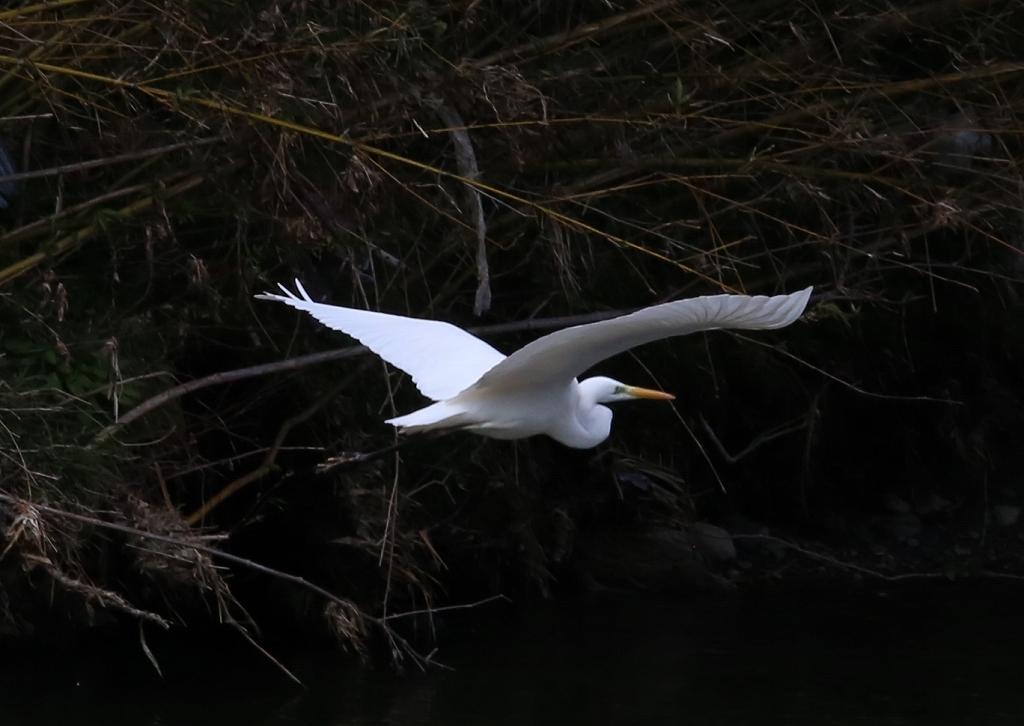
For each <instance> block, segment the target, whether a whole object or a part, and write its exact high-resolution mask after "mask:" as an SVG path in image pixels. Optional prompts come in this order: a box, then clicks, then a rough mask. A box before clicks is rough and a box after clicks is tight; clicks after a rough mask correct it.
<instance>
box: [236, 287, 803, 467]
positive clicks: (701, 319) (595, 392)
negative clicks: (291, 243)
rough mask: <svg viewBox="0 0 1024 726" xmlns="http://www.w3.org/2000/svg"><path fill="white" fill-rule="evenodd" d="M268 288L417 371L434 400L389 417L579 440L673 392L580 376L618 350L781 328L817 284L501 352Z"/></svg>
mask: <svg viewBox="0 0 1024 726" xmlns="http://www.w3.org/2000/svg"><path fill="white" fill-rule="evenodd" d="M295 284H296V286H298V290H299V295H301V297H299V296H297V295H295V294H293V293H292V292H291V291H290V290H288V288H286V287H285V286H284V285H278V287H280V288H281V290H282V291H283V292H284V295H274V294H270V293H264V294H262V295H257V296H256V297H257V298H260V299H263V300H279V301H280V302H283V303H286V304H287V305H291V306H292V307H293V308H296V309H297V310H305V311H306V312H307V313H309V314H310V315H312V316H313V317H314V318H316V319H317V320H319V321H320V322H321V323H323V324H324V325H326V326H327V327H329V328H333V329H335V330H340V331H341V332H343V333H346V334H347V335H350V336H351V337H353V338H355V339H356V340H358V341H359V342H360V343H362V344H363V345H365V346H366V347H367V348H369V349H370V350H372V351H373V352H374V353H376V354H377V355H379V356H380V357H381V358H383V359H384V360H386V361H387V362H388V363H390V364H391V365H393V366H395V367H396V368H399V369H401V370H403V371H405V372H406V373H408V374H409V375H410V376H412V380H413V383H415V384H416V388H418V389H419V390H420V392H421V393H422V394H423V395H424V396H426V397H427V398H430V399H432V400H434V401H436V403H434V404H431V405H430V406H427V407H425V408H421V409H419V410H418V411H413V412H412V413H410V414H406V415H405V416H399V417H397V418H393V419H389V420H388V421H387V423H389V424H391V425H393V426H395V427H397V428H398V430H399V431H401V432H402V433H418V432H423V431H435V430H454V429H463V430H469V431H473V432H475V433H478V434H481V435H483V436H489V437H491V438H495V439H523V438H526V437H528V436H536V435H537V434H547V435H548V436H550V437H551V438H553V439H555V440H556V441H560V442H561V443H563V444H565V445H566V446H571V447H573V448H576V449H589V448H591V447H593V446H597V445H598V444H599V443H601V442H602V441H604V440H605V439H606V438H608V434H609V433H610V431H611V425H612V412H611V409H609V408H608V407H606V406H603V405H601V404H604V403H613V402H615V401H629V400H634V399H638V398H648V399H661V400H671V399H672V398H674V396H673V395H672V394H670V393H663V392H662V391H652V390H649V389H646V388H637V387H635V386H627V385H626V384H624V383H620V382H619V381H615V380H612V379H611V378H605V377H603V376H595V377H593V378H587V379H584V380H582V381H580V380H577V376H579V375H580V374H581V373H583V372H584V371H586V370H587V369H588V368H590V367H592V366H594V365H595V364H597V363H599V362H601V361H602V360H604V359H605V358H609V357H611V356H613V355H615V354H616V353H622V352H624V351H627V350H629V349H630V348H633V347H634V346H637V345H641V344H643V343H650V342H652V341H655V340H661V339H662V338H669V337H672V336H675V335H686V334H687V333H696V332H698V331H701V330H713V329H717V328H742V329H747V330H753V329H768V328H782V327H785V326H786V325H789V324H790V323H792V322H794V321H795V320H796V319H797V318H799V317H800V315H801V314H802V313H803V311H804V308H805V307H806V306H807V300H808V299H809V298H810V296H811V288H809V287H808V288H807V289H805V290H801V291H800V292H796V293H793V294H791V295H775V296H774V297H765V296H764V295H755V296H753V297H751V296H748V295H710V296H704V297H695V298H689V299H687V300H676V301H675V302H669V303H664V304H662V305H654V306H652V307H649V308H644V309H643V310H638V311H637V312H635V313H631V314H629V315H623V316H621V317H618V318H612V319H611V320H602V321H600V322H597V323H590V324H588V325H577V326H575V327H572V328H565V329H563V330H559V331H557V332H554V333H551V334H550V335H546V336H544V337H543V338H539V339H538V340H535V341H533V342H532V343H530V344H528V345H526V346H524V347H522V348H520V349H519V350H517V351H516V352H515V353H513V354H512V355H510V356H507V357H506V356H504V355H502V354H501V353H499V352H498V351H497V350H495V349H494V348H492V347H491V346H490V345H488V344H487V343H485V342H484V341H482V340H480V339H479V338H477V337H475V336H474V335H471V334H470V333H467V332H466V331H465V330H463V329H462V328H459V327H456V326H454V325H451V324H450V323H444V322H441V321H439V320H420V319H418V318H407V317H403V316H401V315H388V314H386V313H377V312H372V311H369V310H356V309H354V308H344V307H338V306H336V305H325V304H323V303H318V302H313V300H312V299H310V297H309V294H308V293H307V292H306V290H305V289H304V288H303V287H302V284H301V283H300V282H299V281H298V280H296V281H295Z"/></svg>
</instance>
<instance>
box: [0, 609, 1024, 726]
mask: <svg viewBox="0 0 1024 726" xmlns="http://www.w3.org/2000/svg"><path fill="white" fill-rule="evenodd" d="M1022 605H1024V589H1018V590H1007V591H1003V592H996V593H993V592H988V593H978V592H977V591H971V590H967V589H960V590H956V591H949V590H940V591H936V592H933V593H928V594H922V593H917V594H916V595H914V596H912V597H911V596H895V595H890V596H879V595H876V594H870V593H864V594H858V595H855V596H830V597H823V596H816V597H802V596H796V595H790V596H786V597H735V598H712V599H694V600H653V601H652V600H648V599H623V600H616V601H611V602H609V601H585V602H579V603H576V604H573V605H561V606H550V607H544V608H533V609H529V610H526V611H523V610H516V609H514V608H510V607H507V606H495V607H491V608H490V610H489V611H488V610H486V609H481V610H476V611H474V612H472V613H463V614H460V615H458V616H452V617H450V618H449V620H448V627H447V632H446V633H445V635H444V637H443V638H442V640H441V643H440V650H439V653H438V657H439V659H440V660H441V661H443V662H444V663H446V664H447V665H448V666H449V667H450V668H451V669H452V670H444V669H433V670H430V671H428V672H425V673H423V672H419V671H410V672H406V673H405V674H404V675H396V674H394V673H391V672H389V671H387V670H385V669H379V668H378V669H371V670H366V669H358V668H354V667H352V666H351V664H348V663H345V662H344V661H343V660H342V659H340V658H338V657H337V656H335V655H332V654H331V653H330V652H320V653H316V654H312V653H309V652H306V653H290V654H289V653H286V652H282V653H281V657H282V659H284V660H286V661H287V662H288V664H289V666H290V667H291V668H293V669H294V670H295V672H296V673H297V674H298V675H299V676H300V677H301V678H302V679H303V680H304V681H305V682H306V683H307V685H308V686H309V687H310V688H309V690H307V691H300V690H299V689H297V688H295V687H293V686H290V685H289V684H288V683H287V682H285V681H284V679H283V678H281V677H279V675H278V674H277V673H275V672H274V671H272V670H271V669H269V668H268V667H267V666H266V664H265V662H264V661H263V660H262V658H261V656H259V655H258V654H256V653H254V652H253V651H252V650H251V649H244V648H243V647H242V644H241V643H238V642H235V641H234V640H232V639H231V636H223V637H224V640H223V642H220V641H219V640H211V638H210V636H202V637H193V638H192V639H190V640H183V639H180V638H178V639H172V640H167V639H164V640H161V639H155V640H154V639H151V640H150V645H151V647H152V648H153V650H154V652H155V654H156V656H157V658H158V659H160V660H161V661H162V665H163V667H164V669H165V676H166V679H165V680H164V681H162V682H157V681H156V679H155V678H154V677H153V675H152V668H151V666H149V665H148V664H147V661H146V660H145V658H144V657H142V656H141V653H140V652H139V649H138V646H137V640H136V639H135V638H134V636H133V637H132V638H125V639H124V641H123V642H121V643H120V644H119V645H111V638H109V637H105V638H103V639H95V640H93V641H92V642H89V643H83V644H82V645H80V646H78V647H76V648H74V649H70V650H69V649H55V650H51V651H50V652H48V654H47V656H46V658H45V659H42V660H41V659H39V658H33V657H31V656H30V655H29V654H27V653H24V652H21V651H19V650H18V649H14V650H10V649H5V651H6V652H0V724H3V725H4V726H8V725H11V726H22V725H27V724H33V725H36V724H39V725H47V726H49V725H50V724H65V723H68V724H103V725H104V726H117V725H119V724H132V725H139V726H143V725H146V726H149V725H152V726H157V725H161V726H179V725H180V726H186V725H196V726H205V725H207V724H254V725H261V724H275V725H276V724H294V725H296V726H314V725H316V726H343V725H349V724H352V725H366V726H370V725H374V724H393V725H394V726H407V725H408V726H413V725H416V726H427V725H433V724H439V725H440V724H443V725H444V726H459V725H462V724H465V725H467V726H469V725H473V726H477V725H485V724H486V725H497V726H500V725H504V724H510V725H511V724H517V725H518V724H560V725H565V726H574V725H576V724H581V725H582V724H586V725H587V726H600V725H603V724H631V725H632V724H642V725H644V726H647V725H649V724H697V725H701V724H709V725H718V726H733V725H737V724H768V725H770V724H794V725H804V724H806V725H808V726H810V725H814V726H826V725H828V724H922V725H932V726H934V725H941V724H1024V607H1022ZM220 637H221V636H218V638H220ZM115 640H116V639H115ZM285 650H287V649H285Z"/></svg>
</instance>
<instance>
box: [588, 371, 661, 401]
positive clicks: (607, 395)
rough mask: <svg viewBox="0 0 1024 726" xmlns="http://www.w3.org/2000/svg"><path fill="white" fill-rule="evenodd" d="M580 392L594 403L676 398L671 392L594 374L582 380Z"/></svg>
mask: <svg viewBox="0 0 1024 726" xmlns="http://www.w3.org/2000/svg"><path fill="white" fill-rule="evenodd" d="M580 389H581V391H580V393H581V394H582V396H585V397H586V398H589V399H590V400H591V401H593V402H594V403H615V402H617V401H635V400H637V399H640V398H646V399H650V400H655V401H671V400H672V399H674V398H675V396H673V395H672V394H671V393H665V392H663V391H652V390H651V389H649V388H637V387H636V386H627V385H626V384H625V383H621V382H619V381H616V380H615V379H614V378H605V377H604V376H594V377H593V378H587V379H586V380H584V381H580Z"/></svg>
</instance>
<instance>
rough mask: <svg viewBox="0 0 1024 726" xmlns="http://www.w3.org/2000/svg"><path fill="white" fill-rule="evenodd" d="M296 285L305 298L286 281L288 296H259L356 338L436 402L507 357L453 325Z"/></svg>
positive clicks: (457, 391) (471, 383) (284, 290)
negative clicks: (314, 294)
mask: <svg viewBox="0 0 1024 726" xmlns="http://www.w3.org/2000/svg"><path fill="white" fill-rule="evenodd" d="M295 284H296V285H297V286H298V289H299V295H301V296H302V297H298V296H296V295H295V294H293V293H292V292H291V291H290V290H288V288H286V287H284V286H283V285H279V286H278V287H280V288H281V290H282V291H283V292H284V295H273V294H269V293H265V294H263V295H257V296H256V297H258V298H261V299H263V300H278V301H280V302H283V303H286V304H288V305H291V306H292V307H293V308H296V309H297V310H304V311H306V312H307V313H309V314H310V315H312V316H313V317H314V318H316V319H317V320H319V321H320V322H321V323H323V324H324V325H326V326H327V327H328V328H333V329H335V330H340V331H341V332H343V333H346V334H347V335H350V336H352V337H353V338H355V339H356V340H358V341H359V342H360V343H362V344H363V345H365V346H366V347H367V348H369V349H370V350H372V351H373V352H374V353H376V354H377V355H379V356H380V357H381V358H383V359H384V360H386V361H387V362H388V363H390V364H391V365H393V366H395V367H396V368H399V369H401V370H403V371H405V372H406V373H408V374H409V375H410V376H412V380H413V383H415V384H416V388H418V389H420V392H421V393H422V394H423V395H424V396H426V397H427V398H431V399H433V400H435V401H443V400H445V399H447V398H451V397H452V396H455V395H457V394H459V393H461V392H462V391H464V390H465V389H467V388H469V387H470V386H471V385H473V384H474V383H476V382H477V380H479V379H480V377H481V376H482V375H483V374H484V373H486V372H487V371H489V370H490V369H491V368H493V367H494V366H495V365H497V364H498V363H500V362H501V361H503V360H504V359H505V356H504V355H502V354H501V353H499V352H498V351H497V350H495V349H494V348H492V347H491V346H489V345H488V344H487V343H485V342H484V341H482V340H480V339H479V338H477V337H475V336H473V335H471V334H469V333H467V332H466V331H465V330H463V329H462V328H458V327H456V326H454V325H450V324H449V323H444V322H441V321H438V320H420V319H417V318H406V317H403V316H401V315H387V314H386V313H377V312H373V311H370V310H356V309H353V308H344V307H338V306H335V305H325V304H323V303H317V302H313V300H311V299H310V297H309V295H308V294H307V293H306V291H305V289H303V287H302V284H301V283H300V282H299V281H298V280H296V281H295Z"/></svg>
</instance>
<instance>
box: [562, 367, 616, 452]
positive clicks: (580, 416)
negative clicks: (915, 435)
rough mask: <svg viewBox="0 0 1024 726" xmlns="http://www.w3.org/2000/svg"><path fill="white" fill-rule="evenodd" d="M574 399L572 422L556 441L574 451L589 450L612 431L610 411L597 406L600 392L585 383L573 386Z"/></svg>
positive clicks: (604, 407) (605, 407)
mask: <svg viewBox="0 0 1024 726" xmlns="http://www.w3.org/2000/svg"><path fill="white" fill-rule="evenodd" d="M573 394H574V396H575V398H576V401H575V405H573V406H572V414H571V415H572V416H573V421H572V425H571V426H570V427H567V429H568V430H567V431H564V432H563V433H562V435H561V436H559V437H558V440H559V441H561V442H562V443H563V444H565V445H566V446H571V447H573V448H574V449H589V448H591V447H592V446H597V445H598V444H599V443H601V442H602V441H604V440H605V439H607V438H608V434H609V433H611V430H612V411H611V409H610V408H608V407H607V406H602V405H601V404H599V403H598V402H597V401H598V397H599V396H600V395H601V392H600V391H598V390H595V389H594V388H593V387H592V386H588V385H587V381H583V383H581V384H575V385H574V386H573Z"/></svg>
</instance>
